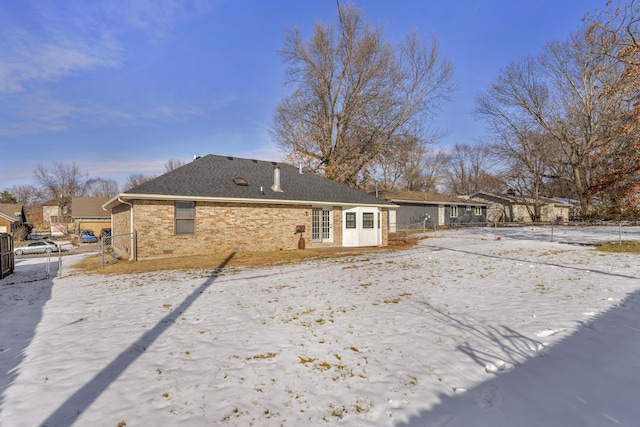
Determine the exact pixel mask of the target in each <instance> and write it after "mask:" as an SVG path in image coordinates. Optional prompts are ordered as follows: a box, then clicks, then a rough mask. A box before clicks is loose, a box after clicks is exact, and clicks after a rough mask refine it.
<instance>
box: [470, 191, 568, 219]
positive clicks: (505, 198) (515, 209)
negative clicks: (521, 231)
mask: <svg viewBox="0 0 640 427" xmlns="http://www.w3.org/2000/svg"><path fill="white" fill-rule="evenodd" d="M472 197H473V198H475V199H480V200H484V201H485V202H487V203H488V204H489V210H488V213H487V220H488V221H489V222H533V221H532V219H531V212H533V211H534V200H533V199H529V198H523V197H518V196H516V195H515V194H514V193H513V192H511V193H508V194H500V195H496V194H491V193H487V192H478V193H475V194H473V195H472ZM538 202H539V204H540V218H539V221H542V222H550V221H568V220H569V216H570V214H571V212H572V209H573V205H571V204H570V203H565V202H562V201H558V200H554V199H549V198H546V197H540V199H539V201H538Z"/></svg>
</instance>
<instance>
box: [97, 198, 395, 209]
mask: <svg viewBox="0 0 640 427" xmlns="http://www.w3.org/2000/svg"><path fill="white" fill-rule="evenodd" d="M120 200H123V201H128V202H131V201H133V200H184V201H190V202H217V203H251V204H262V205H269V204H278V205H310V206H345V207H358V206H363V207H375V208H395V207H398V206H397V205H388V204H378V203H340V202H318V201H311V200H282V199H237V198H230V197H193V196H170V195H162V194H120V195H118V196H116V197H114V198H112V199H111V200H109V201H108V202H107V203H105V204H104V205H102V208H103V209H105V210H110V209H113V207H114V206H115V205H116V204H117V203H119V202H120ZM116 202H117V203H116Z"/></svg>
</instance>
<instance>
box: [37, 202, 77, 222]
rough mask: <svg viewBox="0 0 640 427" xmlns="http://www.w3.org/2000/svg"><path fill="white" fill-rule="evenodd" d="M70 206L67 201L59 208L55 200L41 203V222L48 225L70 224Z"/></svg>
mask: <svg viewBox="0 0 640 427" xmlns="http://www.w3.org/2000/svg"><path fill="white" fill-rule="evenodd" d="M70 212H71V204H70V203H69V202H68V201H67V202H66V203H64V204H63V206H62V208H60V206H59V203H58V201H57V200H55V199H54V200H48V201H46V202H44V203H42V221H44V222H45V223H48V224H55V223H63V224H66V223H71V222H73V220H72V219H71V215H70Z"/></svg>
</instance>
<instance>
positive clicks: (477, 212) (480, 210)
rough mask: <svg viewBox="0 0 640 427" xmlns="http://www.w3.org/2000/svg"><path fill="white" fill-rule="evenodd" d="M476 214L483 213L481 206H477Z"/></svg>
mask: <svg viewBox="0 0 640 427" xmlns="http://www.w3.org/2000/svg"><path fill="white" fill-rule="evenodd" d="M474 213H475V214H476V216H480V215H482V208H481V207H480V206H476V208H475V212H474Z"/></svg>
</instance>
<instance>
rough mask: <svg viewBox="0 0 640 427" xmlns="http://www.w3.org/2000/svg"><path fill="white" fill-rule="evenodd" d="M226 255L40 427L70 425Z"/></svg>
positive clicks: (185, 305)
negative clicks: (180, 301) (160, 317)
mask: <svg viewBox="0 0 640 427" xmlns="http://www.w3.org/2000/svg"><path fill="white" fill-rule="evenodd" d="M233 256H234V254H231V255H229V256H228V257H227V258H226V259H225V260H224V261H223V262H222V263H221V264H220V266H219V267H218V268H217V270H216V273H215V274H213V275H212V276H211V277H209V278H208V279H207V280H206V281H205V282H204V283H202V284H201V285H200V286H199V287H198V288H196V289H195V290H194V291H193V292H192V293H191V294H190V295H189V296H187V297H186V298H185V299H184V301H182V303H181V304H180V305H179V306H177V307H176V309H175V310H173V311H171V312H170V313H169V314H167V315H166V316H165V317H164V318H163V319H162V320H160V321H159V322H158V323H157V324H156V325H155V326H154V327H153V328H151V329H149V330H148V331H147V332H145V333H144V334H143V335H142V336H141V337H140V338H139V339H138V340H137V341H136V342H134V343H133V344H131V345H130V346H129V347H128V348H126V349H125V350H124V351H123V352H122V353H120V355H118V357H116V358H115V359H114V360H113V361H112V362H111V363H110V364H109V365H107V366H106V367H105V368H103V369H102V370H101V371H100V372H98V374H96V376H95V377H93V379H91V381H89V382H88V383H87V384H85V385H84V386H82V387H81V388H80V389H79V390H78V391H76V392H75V393H74V394H73V395H72V396H70V397H69V398H68V399H67V400H66V401H65V402H64V403H63V404H62V405H61V406H60V407H59V408H58V409H56V410H55V411H54V412H53V413H52V414H51V415H49V417H48V418H47V419H46V420H45V421H44V422H43V423H42V424H41V425H43V426H58V425H71V424H73V423H74V422H75V421H76V419H77V418H78V417H79V416H80V415H81V414H82V412H84V411H85V410H86V409H87V408H88V407H89V406H90V405H91V404H92V403H93V402H94V401H95V400H96V399H97V398H98V397H99V396H100V395H101V394H102V392H103V391H105V390H106V389H107V388H108V387H109V385H110V384H111V383H113V382H114V381H115V380H116V379H117V378H118V377H119V376H120V375H121V374H122V373H123V372H124V371H125V370H126V369H127V368H128V367H129V366H130V365H131V364H132V363H134V362H135V361H136V360H137V359H138V358H139V357H140V355H141V354H142V353H144V351H145V350H146V349H147V348H149V347H150V346H151V345H152V344H153V343H154V341H156V340H157V339H158V337H160V336H161V335H162V333H163V332H164V331H166V330H167V329H169V327H170V326H171V325H173V324H174V323H175V321H176V320H177V319H178V318H179V317H180V316H181V315H182V313H184V312H185V311H186V310H187V309H188V308H189V307H190V306H191V305H192V304H193V303H194V302H195V301H196V300H197V299H198V297H199V296H200V295H201V294H202V293H204V292H205V291H206V290H207V288H208V287H209V286H210V285H211V284H212V283H213V282H214V281H215V280H216V279H217V277H218V275H219V273H220V272H221V271H222V269H224V267H225V266H226V265H227V264H228V263H229V261H231V259H232V258H233Z"/></svg>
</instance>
